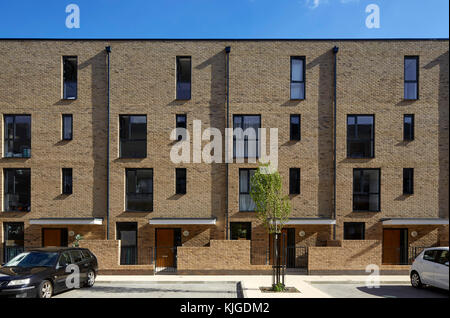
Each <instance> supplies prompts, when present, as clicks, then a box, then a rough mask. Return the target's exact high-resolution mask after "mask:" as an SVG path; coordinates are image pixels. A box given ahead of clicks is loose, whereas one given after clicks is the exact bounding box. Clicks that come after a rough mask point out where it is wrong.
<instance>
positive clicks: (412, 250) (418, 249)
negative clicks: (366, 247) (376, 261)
mask: <svg viewBox="0 0 450 318" xmlns="http://www.w3.org/2000/svg"><path fill="white" fill-rule="evenodd" d="M430 247H432V246H409V247H408V248H402V247H383V257H382V261H383V264H386V265H411V264H412V263H413V262H414V260H415V259H416V257H417V256H419V254H420V253H422V251H423V250H424V249H426V248H430Z"/></svg>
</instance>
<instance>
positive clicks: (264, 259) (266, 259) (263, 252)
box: [250, 246, 308, 268]
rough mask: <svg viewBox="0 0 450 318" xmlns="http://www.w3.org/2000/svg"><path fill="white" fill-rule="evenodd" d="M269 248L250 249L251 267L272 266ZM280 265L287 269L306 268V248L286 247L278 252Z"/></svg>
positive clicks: (272, 260)
mask: <svg viewBox="0 0 450 318" xmlns="http://www.w3.org/2000/svg"><path fill="white" fill-rule="evenodd" d="M272 254H273V251H271V249H270V248H269V247H252V248H251V257H250V259H251V264H252V265H274V263H275V262H274V260H275V256H274V255H272ZM279 257H280V258H281V264H282V265H284V266H286V267H287V268H307V267H308V247H307V246H287V247H285V248H283V249H281V250H280V251H279Z"/></svg>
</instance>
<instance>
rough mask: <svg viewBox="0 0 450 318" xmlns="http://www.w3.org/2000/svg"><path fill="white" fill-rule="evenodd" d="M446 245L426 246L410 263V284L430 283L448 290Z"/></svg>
mask: <svg viewBox="0 0 450 318" xmlns="http://www.w3.org/2000/svg"><path fill="white" fill-rule="evenodd" d="M448 269H449V268H448V246H447V247H432V248H426V249H424V250H423V251H422V253H420V254H419V256H417V258H416V259H415V260H414V262H413V264H412V265H411V269H410V271H409V276H410V277H411V285H412V286H413V287H415V288H421V287H422V286H423V285H430V286H434V287H438V288H442V289H447V290H448Z"/></svg>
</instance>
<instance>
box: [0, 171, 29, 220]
mask: <svg viewBox="0 0 450 318" xmlns="http://www.w3.org/2000/svg"><path fill="white" fill-rule="evenodd" d="M3 172H4V173H3V175H4V183H3V188H4V200H3V203H4V211H15V212H28V211H30V208H31V170H30V169H9V168H8V169H4V170H3Z"/></svg>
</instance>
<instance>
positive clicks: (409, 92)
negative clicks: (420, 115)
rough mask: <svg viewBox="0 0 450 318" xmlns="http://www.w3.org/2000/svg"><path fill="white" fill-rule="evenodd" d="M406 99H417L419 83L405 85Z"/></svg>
mask: <svg viewBox="0 0 450 318" xmlns="http://www.w3.org/2000/svg"><path fill="white" fill-rule="evenodd" d="M405 99H417V83H410V82H408V83H405Z"/></svg>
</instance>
